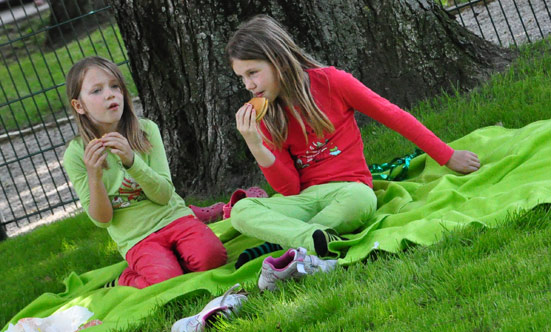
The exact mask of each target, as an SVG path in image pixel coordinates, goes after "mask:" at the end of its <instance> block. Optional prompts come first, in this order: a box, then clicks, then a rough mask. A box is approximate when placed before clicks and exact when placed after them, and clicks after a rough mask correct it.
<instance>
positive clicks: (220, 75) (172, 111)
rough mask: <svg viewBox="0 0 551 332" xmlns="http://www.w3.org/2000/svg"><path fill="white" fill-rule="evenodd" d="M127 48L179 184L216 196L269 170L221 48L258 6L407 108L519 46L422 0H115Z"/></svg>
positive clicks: (309, 46) (303, 42)
mask: <svg viewBox="0 0 551 332" xmlns="http://www.w3.org/2000/svg"><path fill="white" fill-rule="evenodd" d="M109 1H111V2H112V4H113V7H114V9H115V13H116V17H117V21H118V24H119V27H120V30H121V33H122V36H123V38H124V40H125V43H126V47H127V49H128V53H129V58H130V62H131V68H132V72H133V76H134V79H135V82H136V84H137V87H138V90H139V93H140V98H141V100H142V103H143V105H144V114H145V115H146V116H147V117H148V118H151V119H152V120H153V121H156V122H157V123H158V124H159V126H160V127H161V128H162V134H163V137H164V140H165V146H166V150H167V155H168V158H169V162H170V165H171V170H172V175H173V180H174V184H175V185H176V188H177V189H178V191H179V192H180V193H185V194H189V193H194V194H197V193H204V194H207V195H208V194H212V193H218V192H227V191H230V190H232V189H234V188H236V187H239V186H248V185H251V184H252V183H254V182H256V181H259V179H260V178H261V176H260V173H259V171H258V167H257V166H256V165H254V163H253V162H252V157H251V156H250V154H249V153H248V151H247V150H246V147H245V145H244V143H243V142H242V139H241V138H240V137H238V136H239V134H238V133H237V131H236V129H235V119H234V113H235V112H236V111H237V109H238V108H239V107H240V105H242V104H243V102H245V101H246V100H248V98H249V95H248V93H247V92H246V91H245V89H243V87H242V84H241V83H240V82H239V80H238V79H237V77H235V76H234V75H233V72H232V71H231V68H230V67H229V65H228V62H227V59H226V57H225V54H224V47H225V44H226V42H227V40H228V39H229V37H230V35H231V33H232V32H233V31H234V30H235V29H236V28H237V26H238V24H239V23H240V22H242V21H244V20H246V19H247V18H249V17H251V16H252V15H254V14H255V13H261V12H262V13H266V14H269V15H271V16H272V17H274V18H275V19H277V20H278V21H280V22H281V23H282V24H284V25H285V26H286V27H288V29H289V32H290V33H291V34H292V35H293V36H294V37H295V39H296V41H297V42H298V44H299V45H300V46H302V47H303V48H304V49H305V50H306V51H307V52H309V53H311V54H312V55H313V56H314V57H315V58H316V59H318V60H320V61H321V62H324V63H325V64H327V65H334V66H336V67H338V68H341V69H344V70H347V71H349V72H351V73H353V74H354V75H355V76H356V77H358V78H359V79H360V80H361V81H362V82H364V83H365V84H366V85H367V86H368V87H370V88H371V89H372V90H374V91H375V92H377V93H379V94H381V95H382V96H384V97H386V98H388V99H390V100H391V101H392V102H394V103H396V104H398V105H400V106H402V107H410V106H411V105H413V104H414V103H416V102H417V101H419V100H422V99H425V98H427V97H432V96H435V95H437V94H439V93H441V92H442V91H443V90H444V91H446V90H448V91H449V90H451V89H454V88H459V89H460V90H466V89H470V88H472V87H474V86H476V85H477V84H478V83H480V82H481V81H483V80H485V79H486V78H488V77H489V75H490V74H491V73H493V72H495V71H496V70H501V69H503V68H505V67H506V66H507V65H508V64H509V63H510V61H511V60H512V58H513V55H514V54H513V52H512V51H510V50H507V49H502V48H499V47H497V46H495V45H493V44H490V43H488V42H486V41H484V40H482V39H480V38H479V37H477V36H475V35H474V34H472V33H470V32H468V31H467V30H465V29H463V28H462V27H460V26H459V25H458V24H457V23H456V22H455V21H454V20H453V18H452V17H451V16H450V15H448V14H447V13H446V12H445V11H444V10H443V9H442V8H441V7H440V6H438V5H436V4H434V3H433V2H432V1H423V0H408V1H403V0H402V1H399V0H386V1H380V0H357V1H347V0H331V1H330V0H323V1H322V0H320V1H311V0H241V1H225V0H202V1H198V0H184V1H174V0H164V1H159V2H157V1H146V0H141V1H140V0H137V1H132V2H127V1H123V0H109Z"/></svg>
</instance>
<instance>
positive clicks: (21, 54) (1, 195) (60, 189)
mask: <svg viewBox="0 0 551 332" xmlns="http://www.w3.org/2000/svg"><path fill="white" fill-rule="evenodd" d="M0 5H2V6H3V7H4V8H0V13H1V16H0V23H1V25H2V27H1V31H2V33H1V34H0V60H1V65H0V78H1V79H0V126H1V127H0V221H1V227H0V230H2V231H4V230H5V232H6V233H7V234H8V235H13V234H16V233H17V232H18V231H21V230H24V229H25V228H26V227H27V226H30V225H33V226H34V225H36V224H39V223H44V222H48V221H51V220H55V219H59V218H61V217H63V216H66V215H68V214H69V213H71V212H72V211H75V210H76V209H77V208H78V198H77V197H76V195H75V194H74V192H73V191H72V190H71V188H70V185H69V180H68V178H67V176H66V175H65V173H64V171H63V169H62V166H61V161H62V156H63V152H64V150H65V145H66V143H67V142H68V141H69V140H70V139H71V138H72V137H74V136H75V134H76V127H75V125H74V124H73V123H72V121H71V116H70V113H69V111H68V109H67V108H66V107H64V104H63V103H64V100H65V98H64V95H65V75H66V73H67V71H68V69H69V68H70V67H71V66H72V64H74V63H75V62H76V61H78V60H79V59H81V58H83V57H85V56H90V55H101V56H104V57H106V58H109V59H111V60H112V61H114V62H115V63H117V64H119V65H122V66H123V67H126V71H128V68H127V67H128V66H127V62H128V61H127V58H126V51H125V49H124V46H123V45H124V44H123V42H122V40H121V38H120V35H119V33H118V28H117V27H116V23H114V19H113V15H112V13H111V8H110V7H109V6H108V5H107V4H106V3H104V0H99V1H98V0H86V1H84V0H64V1H56V0H51V1H50V0H48V1H36V0H35V1H34V2H32V1H31V2H30V3H29V2H28V1H25V2H23V0H17V1H13V0H4V1H1V2H0ZM121 68H122V67H121ZM5 235H6V234H5V233H3V234H0V237H1V236H5Z"/></svg>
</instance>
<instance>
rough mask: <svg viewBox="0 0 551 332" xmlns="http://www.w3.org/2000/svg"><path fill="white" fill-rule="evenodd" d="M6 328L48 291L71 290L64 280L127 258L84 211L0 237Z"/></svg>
mask: <svg viewBox="0 0 551 332" xmlns="http://www.w3.org/2000/svg"><path fill="white" fill-rule="evenodd" d="M0 258H1V259H2V261H4V262H7V263H6V264H5V265H4V267H3V268H2V269H1V270H0V280H2V282H1V283H2V298H1V299H0V328H1V327H2V326H4V325H5V324H6V323H7V321H8V320H10V319H11V318H12V317H13V316H14V315H15V314H16V313H17V312H18V311H19V310H21V309H22V308H23V307H25V306H26V305H27V304H29V302H30V301H32V299H35V298H36V297H38V296H39V295H40V294H42V293H44V292H51V293H60V292H63V291H64V290H65V288H64V285H63V284H62V281H63V279H64V278H65V277H66V276H67V275H68V274H69V272H71V271H75V272H76V273H78V274H80V273H83V272H86V271H90V270H93V269H97V268H100V267H102V266H106V265H109V264H113V263H115V262H119V261H120V260H121V257H120V254H119V252H118V251H117V249H116V245H115V244H114V243H113V242H112V241H111V239H110V238H109V236H108V235H107V233H106V232H105V230H102V229H100V228H98V227H95V226H93V225H92V224H91V222H90V221H89V220H88V218H87V217H86V216H85V215H83V214H81V215H78V216H76V217H74V218H69V219H66V220H63V221H60V222H56V223H53V224H51V225H48V226H45V227H40V228H38V229H36V230H34V231H33V232H31V233H28V234H25V235H23V236H17V237H14V238H9V239H8V240H6V241H3V242H0Z"/></svg>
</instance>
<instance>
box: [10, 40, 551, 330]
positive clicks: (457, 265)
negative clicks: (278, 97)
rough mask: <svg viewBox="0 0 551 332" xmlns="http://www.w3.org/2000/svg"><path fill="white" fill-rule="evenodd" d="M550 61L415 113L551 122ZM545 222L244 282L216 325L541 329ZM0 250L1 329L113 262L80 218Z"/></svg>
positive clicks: (530, 60) (458, 124)
mask: <svg viewBox="0 0 551 332" xmlns="http://www.w3.org/2000/svg"><path fill="white" fill-rule="evenodd" d="M550 65H551V45H550V44H549V42H548V41H544V42H541V43H538V44H535V45H531V46H526V47H524V48H522V49H521V56H520V57H519V59H518V60H517V61H516V62H515V64H514V66H513V67H511V69H509V70H508V71H507V72H505V73H503V74H500V75H496V76H495V77H493V78H492V79H491V80H490V81H488V82H487V84H484V86H481V87H480V88H478V89H476V90H474V91H472V92H471V93H469V94H465V95H458V94H457V95H453V94H452V95H443V96H441V97H439V98H436V99H433V100H431V101H427V102H425V103H422V104H420V105H419V106H418V107H416V108H415V109H413V110H412V112H413V113H414V114H415V115H416V116H417V117H418V118H420V119H421V120H422V121H423V122H424V123H425V124H426V125H427V127H429V128H431V129H433V130H434V131H435V132H436V133H437V135H439V136H440V137H442V138H443V139H444V140H445V141H450V140H453V139H456V138H459V137H461V136H463V135H465V134H467V133H468V132H470V131H472V130H474V129H476V128H479V127H482V126H487V125H493V124H495V123H497V122H501V123H502V124H503V125H504V126H506V127H521V126H523V125H525V124H528V123H530V122H533V121H535V120H540V119H548V118H549V117H550V115H551V108H549V100H551V98H550V97H551V85H550V84H549V77H550V76H549V70H550V69H549V68H551V67H550ZM362 133H363V135H364V140H365V141H366V149H365V153H366V155H367V156H369V161H370V162H384V161H388V160H390V159H392V158H393V157H395V156H396V155H402V154H405V153H409V152H411V151H412V150H413V146H412V145H411V144H410V143H409V142H407V141H405V140H403V139H402V138H401V137H400V136H399V135H397V134H395V133H392V132H391V131H390V130H388V129H386V128H383V127H381V126H378V125H368V126H366V127H364V128H362ZM368 137H369V138H368ZM390 145H391V146H393V149H392V151H390V149H388V148H387V147H388V146H390ZM550 220H551V212H550V211H549V206H539V207H537V208H535V209H533V210H531V211H526V212H518V213H514V214H512V215H510V216H509V218H507V220H504V221H503V225H502V226H501V227H498V228H495V229H480V228H474V227H473V228H467V229H464V230H462V231H459V232H453V233H450V234H448V235H447V236H446V237H445V239H444V240H443V241H441V242H439V243H438V244H435V245H433V246H429V247H412V248H410V249H408V250H407V251H406V252H402V253H400V254H397V255H392V254H386V253H380V254H379V255H378V256H377V257H370V259H368V260H367V261H366V262H363V263H357V264H353V265H352V266H350V267H348V268H346V269H344V268H340V269H337V270H336V271H334V272H332V273H328V274H321V275H314V276H311V277H308V278H305V279H304V280H301V281H298V282H293V281H290V282H287V283H285V284H283V285H282V288H281V290H280V291H277V292H273V293H271V292H267V293H264V294H260V293H259V291H258V290H256V288H255V285H254V284H248V285H245V288H246V289H247V290H249V291H250V296H249V300H248V301H247V302H246V303H245V305H244V307H243V309H242V311H241V314H240V315H239V317H238V318H236V319H234V320H233V321H231V322H225V321H222V322H219V323H218V324H217V327H218V329H219V330H222V331H240V332H245V331H297V330H300V331H365V330H373V331H402V330H418V331H425V330H428V331H441V330H451V331H491V330H503V331H513V330H514V331H516V330H527V331H529V330H545V329H548V326H550V325H551V318H550V317H551V306H550V302H551V293H550V292H549V290H550V289H551V279H550V278H549V275H550V274H551V256H550V255H549V252H550V249H551V226H550V225H551V223H550ZM0 259H1V260H3V261H6V262H10V263H9V268H5V269H3V270H2V271H1V272H0V278H2V282H3V287H2V288H3V296H2V307H1V308H0V326H2V325H3V324H5V322H6V321H7V320H8V319H9V318H10V317H12V316H13V315H14V314H15V313H17V312H18V311H19V310H21V309H22V307H23V306H24V305H26V304H28V303H30V302H31V301H32V300H34V299H35V298H36V296H38V295H39V294H41V293H43V292H60V291H62V288H63V287H62V285H61V280H62V279H63V277H65V276H66V275H67V274H68V273H69V272H70V271H76V272H77V273H81V272H84V271H87V270H90V269H94V268H98V267H101V266H105V265H108V264H111V263H114V262H116V261H118V260H120V258H119V257H118V254H117V253H116V250H115V248H114V246H113V245H112V243H111V242H110V241H109V239H108V238H107V235H106V234H105V232H103V231H102V230H99V229H95V228H94V227H93V226H92V225H91V224H90V223H89V222H87V221H86V220H85V218H84V217H83V216H77V217H75V218H72V219H69V220H65V221H61V222H59V223H56V224H53V225H49V226H45V227H42V228H40V229H37V230H35V231H33V232H32V233H30V234H27V235H23V236H19V237H17V238H13V239H9V240H8V241H5V242H3V243H0ZM50 279H51V280H50ZM4 285H5V286H4ZM4 290H6V291H4ZM210 299H211V297H210V296H208V295H206V294H205V295H199V296H196V297H193V298H187V299H176V300H174V301H172V302H170V303H168V304H166V305H164V306H162V307H159V308H158V309H157V310H156V311H155V312H154V313H152V315H151V316H150V317H149V318H148V319H147V320H143V321H141V322H137V323H136V325H135V326H133V327H130V328H127V329H124V330H119V331H118V332H130V331H151V332H153V331H155V332H159V331H170V327H171V325H172V323H173V322H174V321H175V320H176V319H179V318H182V317H186V316H190V315H193V314H195V313H197V312H198V311H199V310H201V309H202V308H203V306H204V305H205V304H206V303H207V302H208V301H209V300H210Z"/></svg>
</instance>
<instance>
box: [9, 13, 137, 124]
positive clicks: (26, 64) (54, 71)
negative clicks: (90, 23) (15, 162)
mask: <svg viewBox="0 0 551 332" xmlns="http://www.w3.org/2000/svg"><path fill="white" fill-rule="evenodd" d="M44 17H46V18H47V17H48V13H45V14H42V18H41V17H40V16H35V17H33V18H30V19H29V20H28V21H25V22H24V23H19V24H23V25H22V26H16V25H15V23H13V24H10V25H7V26H6V27H5V34H4V35H2V36H1V37H0V45H2V47H0V50H1V51H2V54H3V56H2V62H3V63H2V66H1V67H0V77H2V82H1V84H0V105H1V104H6V103H9V104H8V105H6V106H2V107H0V117H1V119H0V120H1V121H0V123H1V124H2V127H3V128H5V129H7V130H14V129H17V128H25V127H28V126H30V125H31V124H37V123H40V122H42V120H43V119H44V120H46V121H47V120H48V119H50V118H51V117H53V116H54V114H56V113H59V112H61V111H63V110H64V108H65V104H64V103H65V86H64V84H65V75H66V74H67V72H68V70H69V69H70V68H71V66H72V65H73V64H74V63H75V62H76V61H78V60H80V59H81V58H83V57H85V56H90V55H100V56H103V57H106V58H108V59H111V60H112V61H114V62H115V63H122V62H124V61H125V59H126V56H125V54H126V49H125V48H124V44H123V43H122V38H121V36H120V32H119V30H118V27H116V26H112V25H109V24H107V25H104V26H102V27H101V28H99V29H96V30H95V31H93V32H90V35H89V36H88V35H86V36H85V37H82V38H81V39H79V40H74V41H68V44H67V45H66V46H62V47H60V48H58V49H56V50H49V51H44V48H45V46H44V42H45V32H39V31H41V29H43V28H44V27H45V25H46V24H48V23H47V20H46V21H45V19H44ZM19 31H21V32H19ZM33 33H36V34H35V35H33ZM19 38H21V40H18V41H17V39H19ZM41 50H42V52H41ZM121 70H122V72H123V75H124V77H125V79H126V82H127V83H128V86H129V90H130V92H131V94H132V95H137V90H136V87H135V85H134V82H133V80H132V76H131V74H130V71H129V68H128V65H123V66H121ZM48 89H49V90H48ZM45 90H47V91H45ZM30 96H32V97H30ZM25 97H28V98H25ZM19 99H22V100H20V101H18V100H19Z"/></svg>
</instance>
